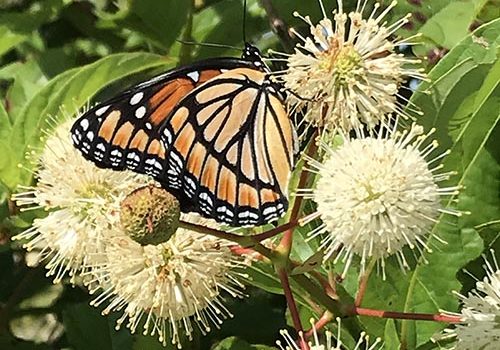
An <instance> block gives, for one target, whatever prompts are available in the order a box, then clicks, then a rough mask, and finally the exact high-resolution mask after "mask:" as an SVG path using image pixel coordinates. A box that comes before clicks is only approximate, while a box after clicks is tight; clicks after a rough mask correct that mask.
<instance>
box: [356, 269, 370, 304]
mask: <svg viewBox="0 0 500 350" xmlns="http://www.w3.org/2000/svg"><path fill="white" fill-rule="evenodd" d="M369 278H370V274H369V273H366V272H365V273H364V274H363V276H362V277H361V280H360V281H359V287H358V293H357V294H356V300H355V301H354V305H355V306H356V307H359V306H360V305H361V302H362V301H363V298H364V296H365V292H366V287H367V285H368V279H369Z"/></svg>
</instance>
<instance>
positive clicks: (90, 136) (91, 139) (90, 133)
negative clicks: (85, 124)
mask: <svg viewBox="0 0 500 350" xmlns="http://www.w3.org/2000/svg"><path fill="white" fill-rule="evenodd" d="M87 139H88V140H89V141H90V142H92V141H94V133H93V132H92V131H89V132H88V133H87Z"/></svg>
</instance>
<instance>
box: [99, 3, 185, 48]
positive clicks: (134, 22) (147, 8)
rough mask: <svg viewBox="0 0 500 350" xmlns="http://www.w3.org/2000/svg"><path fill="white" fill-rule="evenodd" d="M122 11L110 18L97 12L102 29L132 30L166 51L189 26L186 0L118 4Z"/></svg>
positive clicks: (111, 15) (108, 15)
mask: <svg viewBox="0 0 500 350" xmlns="http://www.w3.org/2000/svg"><path fill="white" fill-rule="evenodd" d="M117 5H118V7H119V11H118V12H117V13H115V14H108V13H105V12H102V11H97V14H98V15H99V17H100V18H101V20H100V23H99V24H98V26H100V27H119V28H127V29H131V30H133V31H135V32H138V33H140V34H141V35H142V36H145V37H146V38H148V39H149V40H150V41H151V43H153V44H154V45H156V46H157V47H159V48H161V49H163V50H162V51H166V49H168V48H170V46H171V45H172V44H173V43H174V42H175V40H176V39H177V38H178V37H179V36H180V33H181V30H182V28H183V26H184V23H185V22H186V18H187V13H188V6H186V0H169V1H156V0H131V1H118V2H117Z"/></svg>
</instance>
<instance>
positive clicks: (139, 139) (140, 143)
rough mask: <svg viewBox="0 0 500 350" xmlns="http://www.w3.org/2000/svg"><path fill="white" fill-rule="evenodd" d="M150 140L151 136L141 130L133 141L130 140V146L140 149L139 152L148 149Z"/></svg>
mask: <svg viewBox="0 0 500 350" xmlns="http://www.w3.org/2000/svg"><path fill="white" fill-rule="evenodd" d="M148 142H149V137H148V135H147V134H146V133H145V132H144V130H139V131H138V132H137V133H136V134H135V136H134V138H133V139H132V141H131V142H130V145H129V147H130V148H135V149H137V150H139V152H144V150H145V149H146V145H147V144H148Z"/></svg>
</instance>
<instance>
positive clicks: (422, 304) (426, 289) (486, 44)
mask: <svg viewBox="0 0 500 350" xmlns="http://www.w3.org/2000/svg"><path fill="white" fill-rule="evenodd" d="M479 39H480V40H479ZM499 40H500V20H497V21H494V22H491V23H490V24H488V25H485V26H483V27H481V28H479V29H478V30H477V31H476V32H474V34H473V35H470V36H468V37H467V38H466V39H464V40H463V41H462V42H461V43H460V44H459V45H457V46H456V47H455V48H454V49H453V50H452V51H451V52H450V53H449V55H447V56H446V57H445V58H444V59H443V60H442V61H441V62H440V64H439V65H438V66H436V68H435V69H434V70H433V71H432V72H431V73H430V79H431V81H432V83H431V85H430V86H425V85H424V86H423V87H422V88H426V87H427V88H428V89H429V90H430V91H431V92H432V94H431V95H430V96H427V97H424V95H421V94H417V95H416V96H415V98H414V99H413V102H414V103H415V104H417V105H419V106H422V109H423V110H424V112H425V116H424V119H423V120H422V121H423V124H424V125H425V126H426V127H428V128H429V127H431V126H432V127H435V128H436V129H437V130H438V131H437V133H436V135H435V136H436V138H437V140H438V141H439V142H440V144H441V145H444V146H445V147H451V153H450V155H449V156H448V157H447V159H446V160H445V161H444V163H443V164H444V169H445V170H444V171H449V170H457V171H458V173H459V174H458V176H457V177H454V178H453V179H452V180H451V181H450V182H448V183H447V184H443V186H446V185H448V184H450V185H451V184H459V185H464V184H472V183H474V184H475V188H477V186H481V192H480V195H478V196H475V197H474V201H467V200H466V199H465V198H466V197H467V192H462V195H461V196H460V202H459V208H460V209H461V210H463V211H465V210H467V211H471V212H472V215H470V216H464V217H463V218H461V219H459V220H452V223H451V224H450V223H449V222H447V221H449V219H448V218H447V217H445V218H444V219H443V218H441V219H440V224H438V225H437V226H436V227H435V228H434V230H433V234H436V235H438V236H439V237H440V238H441V239H443V240H444V241H446V242H447V244H446V245H444V246H443V245H441V244H439V245H438V246H437V247H436V249H435V251H434V252H433V253H432V254H425V255H426V258H427V259H428V261H429V263H428V264H423V263H422V261H420V263H419V265H418V266H417V267H416V269H415V271H414V272H413V273H412V274H411V278H410V279H409V281H408V282H409V284H408V285H405V284H406V282H405V283H401V282H398V281H396V282H397V283H396V286H397V287H396V288H397V289H398V290H399V294H400V295H401V293H405V294H406V301H405V305H404V310H405V311H406V312H437V311H438V310H439V309H446V310H451V311H453V310H456V308H457V305H458V302H457V301H456V299H455V298H453V297H451V294H450V292H451V290H459V289H460V284H459V282H458V281H457V279H456V273H457V271H459V269H460V268H461V267H463V266H464V265H465V264H466V263H467V262H468V261H470V260H472V259H474V258H476V257H477V256H478V255H479V254H480V253H481V251H482V248H483V242H482V240H481V239H480V237H479V236H478V234H477V232H476V231H475V230H474V228H473V227H474V224H475V222H477V221H484V220H486V219H487V218H488V217H489V219H492V217H491V216H494V217H496V218H497V217H498V205H499V203H498V196H497V197H496V200H494V201H493V205H492V203H491V202H490V203H489V202H488V201H489V200H490V199H491V197H492V196H495V194H493V193H497V192H496V191H497V187H496V186H497V185H495V182H494V181H486V182H485V181H483V179H482V178H481V177H482V176H483V175H484V174H485V173H486V175H485V176H486V177H489V176H491V175H492V174H491V171H488V169H487V168H485V166H484V165H482V164H481V162H480V160H481V159H482V157H483V156H482V154H483V153H484V152H485V151H486V150H485V145H486V143H487V142H488V141H489V140H498V130H499V129H498V127H497V125H498V121H499V120H500V85H499V84H500V62H499V61H498V60H497V59H496V50H497V47H498V42H499ZM494 132H497V135H494ZM497 147H498V143H497ZM491 165H495V172H498V162H492V163H491ZM472 186H474V185H472ZM488 192H490V193H491V194H487V193H488ZM464 196H465V198H464ZM450 204H451V202H449V203H448V205H450ZM477 208H481V210H477ZM483 208H484V209H483ZM440 328H442V326H441V325H438V324H435V323H430V322H427V323H425V322H420V323H416V324H415V323H414V322H412V321H403V325H402V337H401V338H402V341H404V342H406V343H407V345H408V346H409V347H412V346H414V345H416V346H419V345H421V344H423V343H425V342H427V341H428V339H429V338H430V336H431V335H432V334H433V333H434V332H436V331H438V330H439V329H440ZM412 334H413V335H412Z"/></svg>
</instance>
